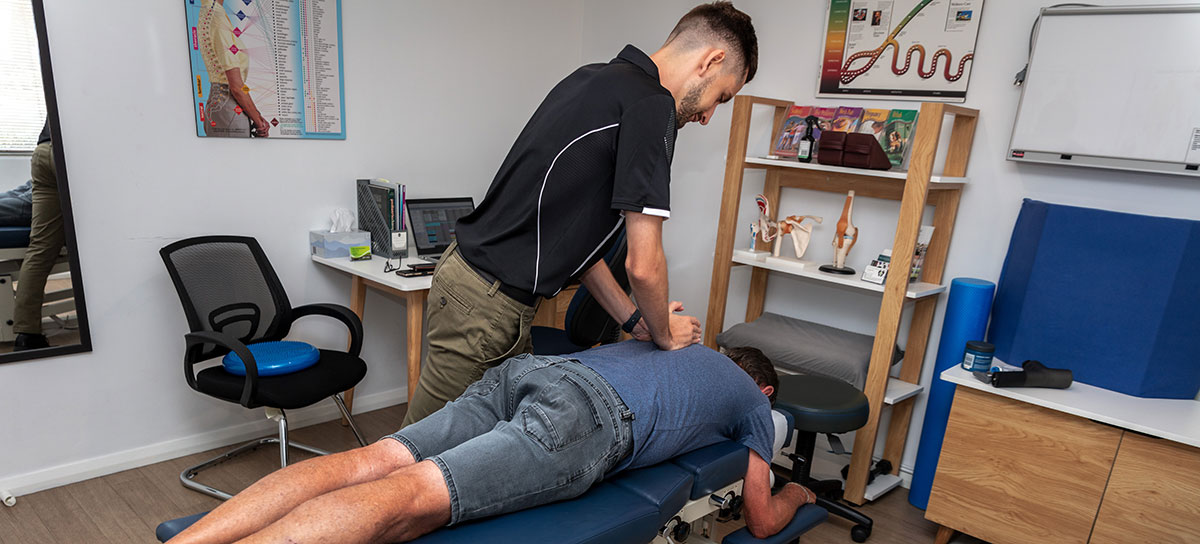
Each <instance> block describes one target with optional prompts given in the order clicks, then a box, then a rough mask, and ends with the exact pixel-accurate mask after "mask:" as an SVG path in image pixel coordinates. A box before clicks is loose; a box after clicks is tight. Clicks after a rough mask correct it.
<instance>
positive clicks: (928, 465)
mask: <svg viewBox="0 0 1200 544" xmlns="http://www.w3.org/2000/svg"><path fill="white" fill-rule="evenodd" d="M995 292H996V284H994V283H992V282H990V281H987V280H980V279H974V278H955V279H954V281H952V282H950V296H949V297H948V300H947V301H946V317H945V319H944V320H943V321H942V337H941V340H940V341H939V342H938V351H937V359H936V360H935V362H934V369H933V383H932V384H930V387H929V396H928V398H927V400H926V403H925V421H924V423H923V424H922V426H921V440H920V443H919V445H918V446H917V461H916V463H914V464H913V479H912V487H911V488H910V489H909V490H908V502H909V503H912V505H913V506H916V507H917V508H920V509H922V510H924V509H925V507H926V506H928V505H929V491H930V490H931V489H932V488H933V474H934V472H936V470H937V463H938V459H939V458H940V457H941V453H942V438H944V437H945V436H946V420H947V419H949V418H950V404H951V403H952V402H953V401H954V384H952V383H950V382H947V381H943V380H942V379H941V377H940V376H941V374H942V371H944V370H946V369H948V368H950V367H952V366H954V365H957V364H962V359H963V351H964V350H965V349H966V347H967V342H970V341H972V340H983V339H984V333H986V332H987V324H988V316H989V315H991V312H992V296H993V295H994V294H995Z"/></svg>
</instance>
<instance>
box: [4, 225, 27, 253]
mask: <svg viewBox="0 0 1200 544" xmlns="http://www.w3.org/2000/svg"><path fill="white" fill-rule="evenodd" d="M29 230H30V229H29V227H0V248H5V249H7V248H14V247H28V246H29Z"/></svg>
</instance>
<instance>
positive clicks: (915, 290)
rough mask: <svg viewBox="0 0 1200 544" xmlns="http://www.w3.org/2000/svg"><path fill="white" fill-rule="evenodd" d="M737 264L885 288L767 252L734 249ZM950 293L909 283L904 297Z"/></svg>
mask: <svg viewBox="0 0 1200 544" xmlns="http://www.w3.org/2000/svg"><path fill="white" fill-rule="evenodd" d="M733 262H735V263H738V264H744V265H749V266H753V267H756V268H765V269H767V270H774V271H776V272H783V273H785V274H791V275H793V276H800V277H802V278H808V279H812V280H817V281H823V282H827V283H832V284H835V285H840V286H843V287H851V288H854V289H862V290H864V291H872V292H875V293H882V292H883V286H882V285H877V284H874V283H871V282H866V281H862V280H861V279H859V274H858V273H855V274H851V275H842V274H830V273H828V272H821V271H820V270H818V268H819V267H820V266H821V263H814V262H811V261H805V260H802V259H793V258H790V257H772V256H771V254H770V253H768V252H765V251H754V252H752V251H748V250H745V249H735V250H733ZM945 290H946V286H944V285H936V284H933V283H920V282H917V283H909V284H908V291H907V292H906V293H905V294H904V296H905V298H908V299H913V300H915V299H918V298H925V297H928V296H933V295H936V294H938V293H941V292H942V291H945Z"/></svg>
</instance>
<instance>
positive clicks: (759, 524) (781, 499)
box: [742, 451, 816, 538]
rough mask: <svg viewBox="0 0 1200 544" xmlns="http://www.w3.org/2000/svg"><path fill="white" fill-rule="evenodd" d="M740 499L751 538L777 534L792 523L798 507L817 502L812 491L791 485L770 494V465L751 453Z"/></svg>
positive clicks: (797, 485)
mask: <svg viewBox="0 0 1200 544" xmlns="http://www.w3.org/2000/svg"><path fill="white" fill-rule="evenodd" d="M742 497H743V499H744V500H745V505H746V508H745V514H746V528H747V529H749V530H750V534H752V535H754V538H766V537H768V536H771V535H773V534H775V533H778V532H779V531H781V530H782V529H783V528H784V527H786V526H787V524H788V523H789V522H790V521H792V516H795V515H796V509H797V508H800V507H801V506H803V505H804V504H807V503H811V502H814V501H816V498H815V496H814V495H813V494H812V492H811V491H809V490H807V489H805V488H804V486H801V485H799V484H794V483H788V484H787V485H785V486H783V489H781V490H779V493H776V494H775V495H771V466H770V465H768V464H767V462H766V461H763V459H762V457H759V456H758V454H757V453H754V451H750V462H749V463H747V464H746V483H745V485H744V486H742Z"/></svg>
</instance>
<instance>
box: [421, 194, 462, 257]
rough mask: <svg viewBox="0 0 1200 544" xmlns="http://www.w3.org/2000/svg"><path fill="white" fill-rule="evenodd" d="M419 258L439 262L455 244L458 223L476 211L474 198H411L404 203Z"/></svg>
mask: <svg viewBox="0 0 1200 544" xmlns="http://www.w3.org/2000/svg"><path fill="white" fill-rule="evenodd" d="M404 207H405V208H407V209H408V222H409V224H411V225H412V234H413V235H412V241H413V245H414V246H415V247H416V248H417V256H418V257H420V258H422V259H425V260H427V261H433V262H437V260H438V259H439V258H441V256H442V253H443V252H445V251H446V248H448V247H450V244H451V242H454V240H455V225H456V224H457V223H458V220H459V219H460V218H462V217H464V216H466V215H467V214H469V213H471V212H473V211H475V201H474V199H472V198H471V197H454V198H412V199H408V200H407V201H405V203H404Z"/></svg>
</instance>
